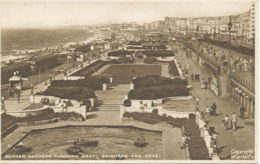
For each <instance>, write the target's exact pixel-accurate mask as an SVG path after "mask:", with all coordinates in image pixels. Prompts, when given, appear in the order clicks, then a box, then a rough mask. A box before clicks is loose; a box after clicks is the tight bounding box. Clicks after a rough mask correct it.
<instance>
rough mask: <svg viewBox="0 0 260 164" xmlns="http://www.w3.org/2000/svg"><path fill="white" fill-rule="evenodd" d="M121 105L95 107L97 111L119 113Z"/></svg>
mask: <svg viewBox="0 0 260 164" xmlns="http://www.w3.org/2000/svg"><path fill="white" fill-rule="evenodd" d="M120 105H122V104H102V105H100V106H98V107H96V109H97V110H99V111H119V110H120Z"/></svg>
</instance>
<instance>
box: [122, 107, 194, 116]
mask: <svg viewBox="0 0 260 164" xmlns="http://www.w3.org/2000/svg"><path fill="white" fill-rule="evenodd" d="M154 109H158V114H159V115H161V116H162V115H166V116H171V117H173V118H189V115H190V114H194V112H178V111H169V110H166V109H163V108H162V106H157V107H147V108H137V107H125V106H120V119H122V118H123V114H124V113H125V112H130V113H131V112H146V113H152V112H153V110H154Z"/></svg>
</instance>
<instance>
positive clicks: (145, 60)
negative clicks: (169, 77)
mask: <svg viewBox="0 0 260 164" xmlns="http://www.w3.org/2000/svg"><path fill="white" fill-rule="evenodd" d="M156 62H157V59H156V58H155V57H147V58H145V59H144V63H147V64H152V63H156Z"/></svg>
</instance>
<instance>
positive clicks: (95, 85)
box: [51, 75, 110, 90]
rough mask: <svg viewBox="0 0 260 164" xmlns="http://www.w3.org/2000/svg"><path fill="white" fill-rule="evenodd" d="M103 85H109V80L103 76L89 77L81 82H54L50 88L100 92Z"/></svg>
mask: <svg viewBox="0 0 260 164" xmlns="http://www.w3.org/2000/svg"><path fill="white" fill-rule="evenodd" d="M103 83H110V79H109V77H108V76H105V75H94V76H89V77H87V78H85V79H82V80H55V81H53V82H52V84H51V86H52V87H72V86H74V87H87V88H90V89H93V90H101V89H102V84H103Z"/></svg>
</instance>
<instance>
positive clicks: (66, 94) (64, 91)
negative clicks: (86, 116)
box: [36, 86, 96, 101]
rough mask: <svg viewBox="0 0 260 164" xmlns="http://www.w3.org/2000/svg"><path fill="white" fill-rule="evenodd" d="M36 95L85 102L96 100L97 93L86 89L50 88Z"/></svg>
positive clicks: (73, 87)
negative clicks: (90, 99) (91, 99)
mask: <svg viewBox="0 0 260 164" xmlns="http://www.w3.org/2000/svg"><path fill="white" fill-rule="evenodd" d="M36 95H46V96H55V97H60V98H63V99H73V100H77V101H84V100H86V99H89V98H95V97H96V96H95V93H94V91H93V90H92V89H89V88H85V87H75V86H72V87H58V86H50V87H48V88H47V89H46V90H45V91H44V92H38V93H36Z"/></svg>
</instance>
